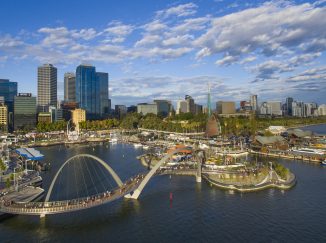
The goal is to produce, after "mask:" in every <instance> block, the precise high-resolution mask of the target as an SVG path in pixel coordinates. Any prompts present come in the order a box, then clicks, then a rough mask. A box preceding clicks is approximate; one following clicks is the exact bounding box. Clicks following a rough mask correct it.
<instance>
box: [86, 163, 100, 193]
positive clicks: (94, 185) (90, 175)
mask: <svg viewBox="0 0 326 243" xmlns="http://www.w3.org/2000/svg"><path fill="white" fill-rule="evenodd" d="M84 161H85V164H86V169H87V171H88V174H89V177H90V178H91V181H92V184H93V187H94V188H95V191H96V194H98V191H97V187H96V184H95V183H94V180H93V176H92V174H91V172H90V170H89V168H88V165H87V162H86V159H85V158H84ZM91 189H93V188H92V187H91ZM88 196H90V195H88Z"/></svg>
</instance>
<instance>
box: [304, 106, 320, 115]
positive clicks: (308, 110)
mask: <svg viewBox="0 0 326 243" xmlns="http://www.w3.org/2000/svg"><path fill="white" fill-rule="evenodd" d="M304 109H305V114H306V117H311V116H314V114H315V111H316V110H318V105H317V104H316V103H304Z"/></svg>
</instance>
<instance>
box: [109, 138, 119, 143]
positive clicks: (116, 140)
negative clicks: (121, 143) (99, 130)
mask: <svg viewBox="0 0 326 243" xmlns="http://www.w3.org/2000/svg"><path fill="white" fill-rule="evenodd" d="M109 142H110V143H117V142H118V139H117V138H111V139H110V141H109Z"/></svg>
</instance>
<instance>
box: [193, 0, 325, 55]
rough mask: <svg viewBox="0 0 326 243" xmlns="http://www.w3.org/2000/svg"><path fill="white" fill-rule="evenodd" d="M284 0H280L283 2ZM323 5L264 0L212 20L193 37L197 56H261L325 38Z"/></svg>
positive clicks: (296, 47)
mask: <svg viewBox="0 0 326 243" xmlns="http://www.w3.org/2000/svg"><path fill="white" fill-rule="evenodd" d="M283 3H284V2H283ZM325 15H326V8H322V7H320V8H318V7H315V8H314V7H313V6H312V5H311V4H309V3H306V4H301V5H290V4H286V5H284V4H282V3H280V2H276V3H274V2H269V3H265V4H263V5H262V6H260V7H257V8H251V9H245V10H243V11H239V12H236V13H232V14H229V15H226V16H222V17H217V18H214V19H213V20H212V23H211V26H210V27H209V28H208V29H207V31H206V33H205V34H203V35H202V36H200V37H199V38H198V39H196V40H195V41H194V45H195V46H196V47H198V48H200V49H199V51H198V52H197V57H199V58H201V57H204V56H205V55H213V54H218V53H223V54H224V55H228V56H234V57H235V58H234V60H235V61H236V60H238V58H239V57H241V56H243V55H247V54H248V53H251V52H254V51H256V52H261V53H262V54H263V55H265V56H271V55H275V54H277V53H282V52H283V51H284V50H287V49H299V48H298V46H299V45H300V44H302V43H309V42H310V41H312V40H315V39H316V38H317V39H319V40H325V39H326V28H325V25H326V18H325Z"/></svg>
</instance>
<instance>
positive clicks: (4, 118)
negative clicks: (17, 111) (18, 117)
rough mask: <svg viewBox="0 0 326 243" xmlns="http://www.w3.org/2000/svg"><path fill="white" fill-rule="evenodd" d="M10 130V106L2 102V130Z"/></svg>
mask: <svg viewBox="0 0 326 243" xmlns="http://www.w3.org/2000/svg"><path fill="white" fill-rule="evenodd" d="M7 130H8V107H7V106H6V105H5V104H4V102H3V103H0V131H7Z"/></svg>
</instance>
